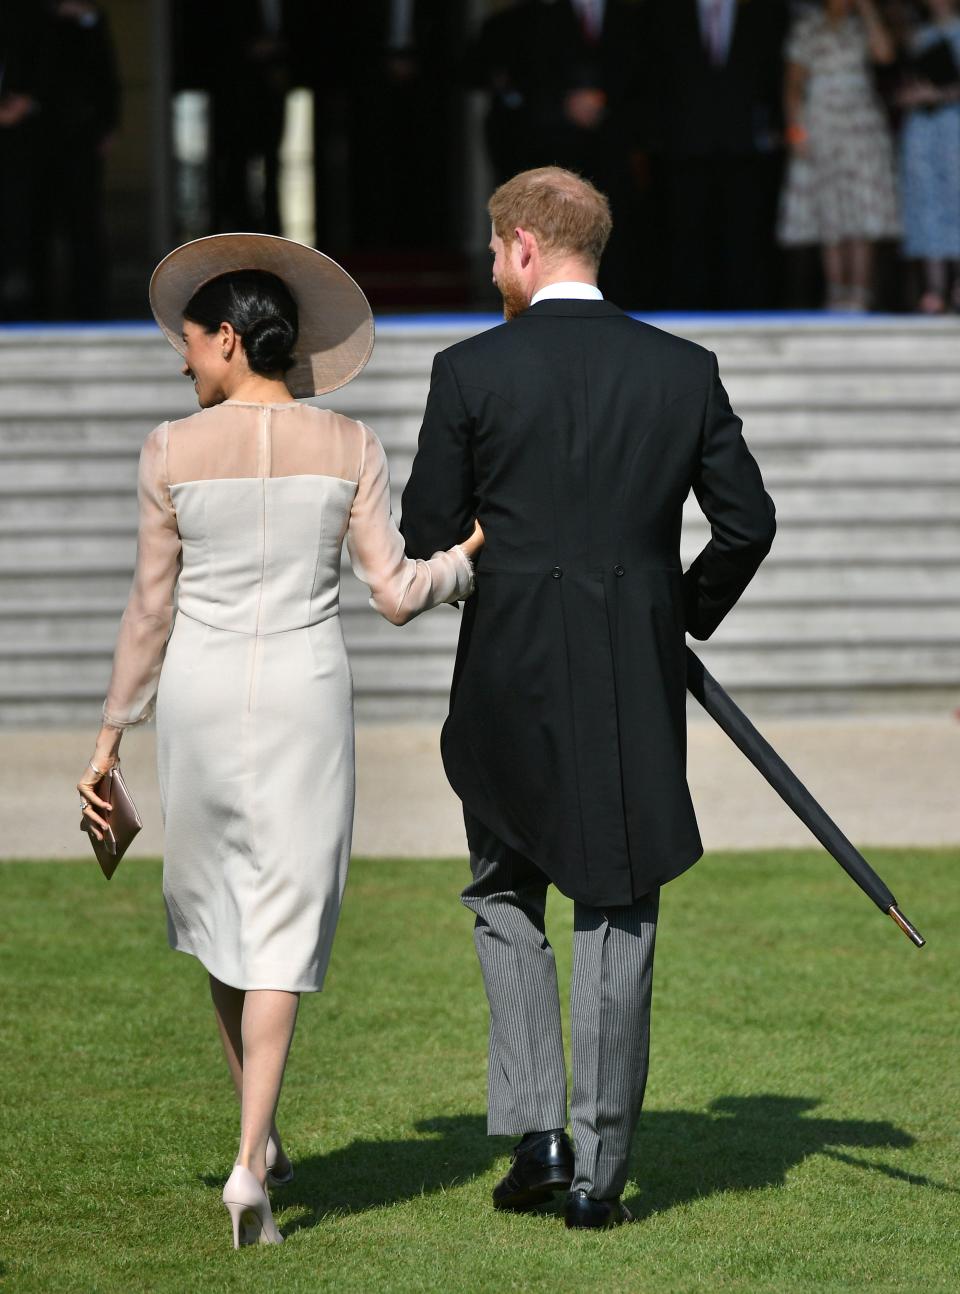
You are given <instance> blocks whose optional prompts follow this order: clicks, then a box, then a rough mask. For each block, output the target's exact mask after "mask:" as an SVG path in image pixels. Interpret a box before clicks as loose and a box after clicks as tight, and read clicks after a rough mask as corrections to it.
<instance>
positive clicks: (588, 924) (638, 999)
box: [570, 890, 660, 1200]
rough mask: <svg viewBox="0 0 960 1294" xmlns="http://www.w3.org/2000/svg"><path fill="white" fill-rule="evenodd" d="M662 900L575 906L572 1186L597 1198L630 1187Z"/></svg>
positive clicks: (647, 1051) (656, 895)
mask: <svg viewBox="0 0 960 1294" xmlns="http://www.w3.org/2000/svg"><path fill="white" fill-rule="evenodd" d="M659 905H660V891H659V890H656V891H654V892H653V893H652V894H648V895H645V896H644V897H643V898H642V899H638V900H637V902H636V903H634V904H633V905H632V906H630V907H615V908H605V909H603V910H602V911H601V910H600V909H599V908H588V907H585V906H584V905H583V904H582V903H578V904H576V906H575V908H574V932H573V978H572V983H571V990H570V1032H571V1040H572V1052H573V1092H572V1095H571V1100H570V1132H571V1134H572V1136H573V1143H574V1146H575V1147H576V1173H575V1176H574V1179H573V1183H572V1185H571V1188H570V1189H571V1190H574V1191H586V1192H587V1194H588V1195H591V1196H593V1197H594V1198H595V1199H598V1200H604V1199H609V1198H611V1197H612V1196H615V1195H619V1194H620V1193H621V1191H622V1190H623V1188H624V1185H625V1183H626V1179H627V1165H628V1162H629V1159H630V1144H631V1141H632V1139H633V1130H634V1128H635V1126H636V1122H637V1117H638V1116H639V1114H640V1106H641V1104H642V1103H643V1091H644V1087H645V1086H646V1082H647V1067H648V1064H649V1058H650V997H651V991H652V988H653V950H654V943H655V939H656V932H657V911H658V908H659Z"/></svg>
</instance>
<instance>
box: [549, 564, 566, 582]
mask: <svg viewBox="0 0 960 1294" xmlns="http://www.w3.org/2000/svg"><path fill="white" fill-rule="evenodd" d="M550 574H551V575H552V576H553V578H554V579H555V580H558V579H559V578H560V576H561V575H562V574H563V571H562V570H561V569H560V567H559V566H555V567H554V568H553V570H552V571H551V572H550Z"/></svg>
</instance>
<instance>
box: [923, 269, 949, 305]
mask: <svg viewBox="0 0 960 1294" xmlns="http://www.w3.org/2000/svg"><path fill="white" fill-rule="evenodd" d="M946 307H947V262H946V261H945V260H925V261H924V262H923V296H921V298H920V301H919V305H918V309H919V310H920V313H921V314H925V315H939V314H943V312H944V310H945V309H946Z"/></svg>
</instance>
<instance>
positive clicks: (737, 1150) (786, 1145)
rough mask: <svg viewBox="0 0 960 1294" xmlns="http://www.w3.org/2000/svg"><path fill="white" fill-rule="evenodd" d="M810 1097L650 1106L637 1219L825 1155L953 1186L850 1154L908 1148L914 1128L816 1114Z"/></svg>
mask: <svg viewBox="0 0 960 1294" xmlns="http://www.w3.org/2000/svg"><path fill="white" fill-rule="evenodd" d="M819 1104H820V1102H819V1100H817V1099H816V1098H814V1097H808V1096H779V1095H769V1096H760V1095H757V1096H721V1097H718V1098H717V1099H716V1100H715V1101H713V1102H711V1104H710V1106H709V1107H708V1108H707V1109H706V1110H704V1111H694V1110H651V1111H649V1112H648V1113H645V1114H643V1115H641V1118H640V1125H639V1134H638V1136H637V1138H636V1141H635V1147H634V1165H633V1169H634V1171H633V1174H632V1176H633V1179H634V1180H635V1181H636V1182H637V1183H638V1185H639V1187H640V1192H639V1194H637V1195H635V1196H634V1197H633V1198H631V1199H628V1200H627V1201H626V1203H627V1205H628V1207H629V1209H630V1211H631V1213H633V1215H634V1216H635V1217H637V1218H644V1217H648V1216H649V1215H650V1214H652V1213H662V1212H664V1211H666V1210H667V1209H671V1208H675V1207H676V1206H677V1205H680V1204H686V1203H687V1202H689V1201H691V1200H696V1199H701V1198H703V1197H704V1196H707V1195H714V1194H717V1193H719V1192H723V1191H750V1190H757V1189H761V1188H763V1187H768V1186H782V1185H783V1184H784V1183H785V1182H786V1175H787V1173H788V1172H789V1171H790V1169H792V1168H795V1167H797V1165H799V1164H801V1163H802V1162H803V1161H804V1160H805V1159H806V1158H807V1157H808V1156H810V1155H826V1156H828V1157H829V1158H831V1159H837V1160H839V1161H841V1162H842V1163H845V1164H850V1165H851V1166H853V1167H856V1168H862V1169H864V1170H865V1171H869V1172H874V1173H881V1174H883V1175H884V1176H886V1177H891V1178H894V1179H895V1180H896V1181H901V1182H904V1183H906V1184H907V1185H910V1186H924V1187H931V1188H933V1189H935V1190H947V1191H951V1192H953V1191H954V1188H953V1187H950V1186H942V1185H941V1184H940V1183H938V1182H934V1181H932V1180H931V1179H930V1178H927V1177H920V1176H917V1175H916V1174H914V1173H905V1172H903V1171H902V1170H901V1169H898V1168H892V1167H889V1166H887V1165H885V1164H879V1163H873V1162H871V1161H869V1160H865V1159H861V1158H859V1157H857V1156H855V1155H851V1154H847V1153H843V1151H841V1150H840V1149H839V1147H844V1148H845V1149H849V1148H851V1147H852V1148H855V1149H860V1150H867V1149H878V1148H885V1149H890V1150H902V1149H905V1148H907V1147H909V1146H912V1145H913V1144H914V1138H913V1137H911V1136H910V1134H909V1133H907V1132H904V1131H903V1130H902V1129H901V1128H897V1127H896V1126H895V1125H894V1124H892V1123H889V1122H887V1121H886V1120H876V1121H874V1120H865V1119H817V1118H811V1117H809V1114H808V1111H810V1110H813V1109H815V1108H816V1107H817V1106H818V1105H819Z"/></svg>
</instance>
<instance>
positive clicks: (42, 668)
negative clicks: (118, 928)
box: [0, 641, 960, 703]
mask: <svg viewBox="0 0 960 1294" xmlns="http://www.w3.org/2000/svg"><path fill="white" fill-rule="evenodd" d="M693 646H694V650H695V651H696V653H697V655H698V656H699V657H700V658H701V659H702V660H703V662H704V664H705V665H706V666H707V668H708V669H709V670H710V671H711V672H712V673H714V674H715V675H716V676H717V677H718V678H719V679H720V680H721V681H722V682H723V683H724V685H725V686H728V687H731V688H736V687H749V688H751V689H752V690H755V691H777V690H780V689H785V688H787V689H795V690H799V691H803V690H807V689H815V688H819V687H826V688H833V687H843V686H857V687H873V688H902V687H909V686H914V687H916V686H937V687H940V688H950V687H957V686H960V667H958V651H957V644H956V643H930V644H927V643H922V644H910V645H908V646H904V645H902V644H898V643H887V642H877V643H874V642H870V643H865V642H861V643H856V642H854V643H847V642H840V643H833V642H828V643H822V644H812V643H804V644H802V645H801V646H797V645H796V644H794V643H792V642H784V643H777V644H774V643H767V644H763V645H762V646H759V647H758V646H757V645H756V644H750V643H740V644H738V643H726V644H721V643H710V644H703V643H696V644H693ZM0 659H2V658H0ZM350 659H351V670H352V673H353V678H354V683H355V686H356V688H357V689H358V690H359V691H363V692H366V693H370V694H374V693H379V694H381V695H389V694H390V693H393V692H397V693H415V694H419V695H429V694H437V693H445V692H447V690H448V689H449V684H450V677H451V673H452V668H453V660H452V657H451V655H450V653H449V652H448V651H441V650H436V651H426V650H424V651H420V652H418V653H417V655H416V657H415V658H413V659H411V658H409V657H407V656H406V655H405V654H401V653H389V654H385V653H384V652H383V648H382V646H381V644H379V643H377V644H375V645H373V646H372V647H370V648H368V649H365V648H364V646H363V644H362V643H360V642H356V641H355V642H353V643H351V644H350ZM2 665H3V669H2V674H0V701H5V702H8V701H16V700H18V699H19V700H30V699H31V698H44V697H46V698H52V697H54V696H59V697H68V698H71V699H74V700H87V701H91V702H99V703H102V701H103V696H104V693H105V691H106V687H107V683H108V679H109V673H110V662H109V659H108V658H107V657H104V656H103V655H102V654H100V653H91V654H90V655H89V656H86V655H85V654H84V652H83V649H82V648H76V649H74V650H73V651H71V652H69V653H64V654H63V655H60V656H43V655H40V654H36V655H35V656H34V657H33V658H32V659H30V660H25V659H21V660H16V659H14V660H10V659H2Z"/></svg>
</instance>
